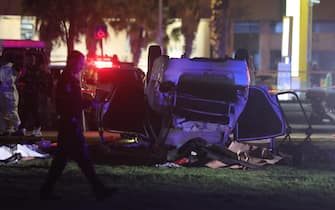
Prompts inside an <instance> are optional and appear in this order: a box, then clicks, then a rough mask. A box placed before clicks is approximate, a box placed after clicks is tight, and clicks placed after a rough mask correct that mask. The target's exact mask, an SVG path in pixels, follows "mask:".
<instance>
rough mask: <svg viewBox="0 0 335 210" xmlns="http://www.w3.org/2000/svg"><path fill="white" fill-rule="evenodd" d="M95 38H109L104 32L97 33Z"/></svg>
mask: <svg viewBox="0 0 335 210" xmlns="http://www.w3.org/2000/svg"><path fill="white" fill-rule="evenodd" d="M95 36H96V38H97V39H103V38H106V37H107V35H106V33H105V32H104V31H103V30H99V31H97V33H96V35H95Z"/></svg>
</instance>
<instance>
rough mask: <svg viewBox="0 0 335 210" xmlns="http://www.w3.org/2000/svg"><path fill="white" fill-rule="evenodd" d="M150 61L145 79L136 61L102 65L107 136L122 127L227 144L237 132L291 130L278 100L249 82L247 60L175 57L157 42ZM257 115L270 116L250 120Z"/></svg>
mask: <svg viewBox="0 0 335 210" xmlns="http://www.w3.org/2000/svg"><path fill="white" fill-rule="evenodd" d="M148 64H149V65H148V72H147V75H146V77H145V79H143V77H141V76H140V74H139V72H141V71H140V70H139V69H138V68H136V67H134V66H130V65H114V66H111V67H99V68H98V67H97V69H96V71H97V85H96V93H97V94H96V99H97V100H98V101H101V103H102V105H101V106H100V108H99V109H98V110H97V113H98V115H97V116H98V118H97V119H98V125H99V131H100V134H101V137H102V138H103V132H104V131H110V132H116V131H121V133H122V134H125V135H127V136H129V135H131V136H134V135H135V136H139V137H144V138H145V139H147V140H148V141H151V143H153V144H156V145H164V144H167V145H173V146H177V147H179V146H181V145H183V144H184V143H185V142H186V141H188V140H189V139H191V138H196V137H202V138H203V139H206V141H207V142H208V143H211V144H225V143H226V142H227V140H228V137H229V136H230V134H232V133H233V132H234V136H235V137H234V138H235V139H236V140H239V139H241V140H254V139H264V138H272V137H275V136H278V135H282V134H283V133H284V132H285V123H284V120H283V118H282V115H281V113H280V109H279V107H278V106H277V105H276V102H275V100H274V99H273V98H272V97H270V96H269V94H268V92H267V91H264V90H262V89H260V88H257V87H251V86H249V84H250V78H249V70H248V66H247V63H246V62H245V61H241V60H234V59H208V58H193V59H187V58H169V57H168V56H166V55H161V51H160V47H159V46H151V47H150V48H149V58H148ZM106 84H107V85H106ZM250 94H252V95H253V99H252V100H250V99H249V96H250ZM248 104H249V105H248ZM248 107H249V108H248ZM246 108H247V110H248V113H245V112H244V110H246ZM264 110H266V113H265V112H264ZM255 114H256V116H266V118H264V120H261V119H260V120H257V122H252V123H250V120H255ZM240 116H243V117H242V121H239V119H241V117H240ZM269 122H271V123H269ZM253 125H256V126H257V127H256V128H255V127H253ZM269 125H270V128H268V126H269ZM272 125H273V126H272ZM237 128H238V129H237ZM255 131H257V132H255ZM249 134H250V135H251V136H250V135H249Z"/></svg>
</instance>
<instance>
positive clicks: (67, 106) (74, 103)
mask: <svg viewBox="0 0 335 210" xmlns="http://www.w3.org/2000/svg"><path fill="white" fill-rule="evenodd" d="M83 65H84V55H83V54H82V53H80V52H79V51H72V52H71V54H70V56H69V58H68V61H67V66H66V68H65V70H64V71H63V73H62V75H61V76H60V79H59V81H58V84H57V90H56V111H57V114H58V123H59V125H58V126H59V128H58V146H57V150H56V153H55V156H54V159H53V160H52V163H51V167H50V169H49V172H48V175H47V177H46V180H45V183H44V184H43V186H42V188H41V191H40V197H41V199H54V196H53V194H52V191H53V187H54V185H55V183H56V181H57V180H58V178H59V177H60V176H61V174H62V172H63V170H64V168H65V166H66V163H67V161H68V159H69V158H72V159H73V160H74V161H76V162H77V164H78V165H79V167H80V169H81V170H82V172H83V173H84V175H85V176H86V178H87V179H88V181H89V182H90V184H91V186H92V190H93V192H94V194H95V196H96V199H98V200H99V199H104V198H106V197H107V196H109V195H110V194H111V193H112V190H111V189H108V188H106V187H105V186H104V185H103V184H102V183H101V181H100V180H99V178H98V177H97V175H96V172H95V169H94V166H93V164H92V161H91V159H90V156H89V154H88V149H87V146H86V144H85V138H84V135H83V128H82V109H83V108H84V107H88V106H89V105H90V104H92V103H91V102H89V101H87V102H85V101H83V98H82V96H81V87H80V72H81V70H82V68H83Z"/></svg>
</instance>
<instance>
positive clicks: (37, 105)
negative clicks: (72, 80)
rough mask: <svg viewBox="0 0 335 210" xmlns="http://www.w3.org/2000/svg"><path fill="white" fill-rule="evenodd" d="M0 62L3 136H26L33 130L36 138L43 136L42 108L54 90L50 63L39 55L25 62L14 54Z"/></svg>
mask: <svg viewBox="0 0 335 210" xmlns="http://www.w3.org/2000/svg"><path fill="white" fill-rule="evenodd" d="M0 61H1V62H0V135H2V136H13V135H15V136H24V135H26V134H27V133H26V130H27V129H28V128H31V127H32V132H31V135H32V136H42V132H41V128H42V115H43V113H42V108H43V106H45V103H46V100H47V95H48V90H49V89H50V87H49V82H50V81H49V73H48V69H47V66H46V62H45V61H44V60H43V59H42V58H40V57H39V56H38V55H35V54H27V56H26V57H25V58H24V60H23V62H22V61H19V60H17V59H15V57H14V56H11V55H7V56H6V55H3V56H1V59H0ZM20 63H21V64H20Z"/></svg>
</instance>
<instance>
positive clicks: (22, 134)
mask: <svg viewBox="0 0 335 210" xmlns="http://www.w3.org/2000/svg"><path fill="white" fill-rule="evenodd" d="M25 135H26V129H25V128H20V129H19V130H17V131H15V132H14V133H12V136H25Z"/></svg>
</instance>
